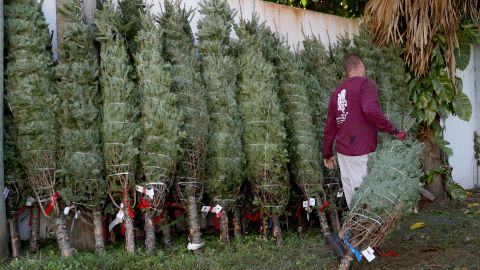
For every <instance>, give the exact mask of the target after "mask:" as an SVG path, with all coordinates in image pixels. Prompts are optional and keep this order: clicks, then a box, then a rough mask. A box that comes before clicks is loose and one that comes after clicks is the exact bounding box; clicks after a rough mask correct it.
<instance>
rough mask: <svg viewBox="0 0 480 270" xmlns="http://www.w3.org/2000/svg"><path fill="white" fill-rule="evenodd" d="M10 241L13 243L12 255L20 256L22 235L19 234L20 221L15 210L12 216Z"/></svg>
mask: <svg viewBox="0 0 480 270" xmlns="http://www.w3.org/2000/svg"><path fill="white" fill-rule="evenodd" d="M9 225H10V241H11V243H12V257H13V258H17V257H18V256H20V235H19V234H18V223H17V217H16V216H15V212H12V215H11V218H10V224H9Z"/></svg>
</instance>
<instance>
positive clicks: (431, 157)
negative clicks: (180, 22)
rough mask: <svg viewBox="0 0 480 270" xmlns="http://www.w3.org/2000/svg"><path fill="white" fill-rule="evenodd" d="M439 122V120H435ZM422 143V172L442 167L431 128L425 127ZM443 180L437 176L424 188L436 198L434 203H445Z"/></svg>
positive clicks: (439, 152)
mask: <svg viewBox="0 0 480 270" xmlns="http://www.w3.org/2000/svg"><path fill="white" fill-rule="evenodd" d="M435 121H437V122H439V120H438V119H437V120H435ZM422 142H423V143H424V145H425V147H424V152H423V156H424V170H425V171H429V170H431V169H435V168H438V167H440V166H442V165H444V163H443V161H442V155H441V150H440V148H439V147H438V146H437V144H436V143H435V130H433V128H431V127H425V128H424V132H423V136H422ZM443 182H444V178H443V176H442V175H440V174H437V175H435V176H434V177H433V179H432V182H431V183H430V184H429V185H427V186H426V188H427V190H428V191H430V192H431V193H432V194H433V195H434V196H435V197H437V200H436V201H435V202H436V203H445V202H446V200H445V189H444V186H443Z"/></svg>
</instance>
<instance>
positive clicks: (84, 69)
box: [56, 0, 106, 251]
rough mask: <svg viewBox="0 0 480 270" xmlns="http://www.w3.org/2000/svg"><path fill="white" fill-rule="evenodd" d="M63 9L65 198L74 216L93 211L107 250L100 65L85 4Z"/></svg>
mask: <svg viewBox="0 0 480 270" xmlns="http://www.w3.org/2000/svg"><path fill="white" fill-rule="evenodd" d="M63 7H64V9H63V11H62V13H63V15H64V28H63V31H62V34H63V37H62V43H61V45H60V48H59V58H60V59H59V65H58V66H57V67H56V76H57V82H56V90H57V93H58V98H59V101H60V105H59V109H58V111H57V119H58V122H59V126H60V139H59V145H58V147H59V172H60V175H59V176H60V181H61V182H60V185H61V187H62V189H61V190H60V195H61V197H62V199H63V201H64V202H65V205H66V206H67V207H68V209H70V208H71V209H70V211H72V210H73V211H72V212H73V213H74V214H75V218H78V217H79V214H78V213H79V212H78V211H84V210H87V211H93V221H94V224H95V229H94V233H95V249H96V250H97V251H103V250H104V249H105V244H104V242H103V227H102V224H103V221H102V208H103V202H104V200H105V199H106V196H105V195H106V194H105V180H104V176H103V158H102V152H101V145H100V139H101V138H100V137H101V135H100V132H101V118H100V117H101V115H100V104H101V96H100V92H99V89H98V65H97V59H96V57H95V56H94V48H93V37H92V35H91V31H90V29H89V26H88V24H87V22H86V19H85V17H84V16H83V14H82V4H81V1H78V0H66V1H65V2H64V3H63Z"/></svg>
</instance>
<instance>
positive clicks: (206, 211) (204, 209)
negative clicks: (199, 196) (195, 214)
mask: <svg viewBox="0 0 480 270" xmlns="http://www.w3.org/2000/svg"><path fill="white" fill-rule="evenodd" d="M210 208H211V207H210V206H202V210H201V211H202V212H204V213H208V212H209V211H210Z"/></svg>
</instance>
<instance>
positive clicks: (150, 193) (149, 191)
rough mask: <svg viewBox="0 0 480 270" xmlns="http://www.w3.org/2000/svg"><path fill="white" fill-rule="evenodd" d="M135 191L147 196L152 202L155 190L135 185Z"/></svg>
mask: <svg viewBox="0 0 480 270" xmlns="http://www.w3.org/2000/svg"><path fill="white" fill-rule="evenodd" d="M135 190H137V191H138V192H140V193H143V194H145V195H147V196H148V198H149V199H150V200H153V196H155V190H154V189H153V188H145V187H142V186H138V185H136V186H135Z"/></svg>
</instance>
